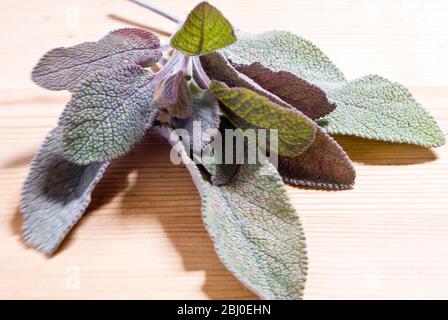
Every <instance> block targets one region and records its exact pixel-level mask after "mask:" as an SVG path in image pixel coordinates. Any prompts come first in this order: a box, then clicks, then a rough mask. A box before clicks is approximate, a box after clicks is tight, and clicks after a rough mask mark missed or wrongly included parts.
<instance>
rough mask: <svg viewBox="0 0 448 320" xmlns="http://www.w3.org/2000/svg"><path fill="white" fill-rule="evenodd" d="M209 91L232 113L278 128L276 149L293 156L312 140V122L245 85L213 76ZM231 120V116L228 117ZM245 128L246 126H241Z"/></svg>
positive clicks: (260, 124)
mask: <svg viewBox="0 0 448 320" xmlns="http://www.w3.org/2000/svg"><path fill="white" fill-rule="evenodd" d="M210 90H211V92H212V93H213V94H214V95H215V96H216V97H217V98H218V99H219V100H220V101H221V102H222V103H223V104H224V105H225V106H226V107H227V108H228V109H230V110H231V111H232V112H233V113H235V114H236V115H237V116H238V117H240V118H243V119H244V120H245V121H246V122H247V123H250V124H252V125H254V126H256V127H258V128H264V129H276V130H278V153H279V154H280V155H285V156H291V157H293V156H296V155H299V154H300V153H302V152H303V151H304V150H305V149H306V148H308V147H309V145H310V144H311V143H312V142H313V140H314V135H315V131H316V129H315V128H316V126H315V124H314V123H313V122H312V121H311V120H310V119H308V118H307V117H305V116H303V115H302V114H301V113H298V112H294V110H292V109H291V110H288V109H285V108H282V107H281V106H279V105H277V104H275V103H274V102H272V101H271V100H269V99H268V98H266V97H263V96H261V95H259V94H257V93H256V92H254V91H251V90H249V89H246V88H241V87H240V88H229V87H228V86H227V85H226V84H225V83H223V82H219V81H216V80H212V81H211V83H210ZM230 119H231V120H232V118H231V117H230ZM243 129H246V128H243Z"/></svg>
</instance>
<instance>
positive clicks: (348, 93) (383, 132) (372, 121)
mask: <svg viewBox="0 0 448 320" xmlns="http://www.w3.org/2000/svg"><path fill="white" fill-rule="evenodd" d="M220 52H221V54H223V55H224V56H225V57H226V58H227V59H228V60H229V61H230V62H231V63H232V64H233V65H234V66H235V67H236V68H237V69H239V70H241V71H242V72H245V70H246V72H247V68H251V65H252V64H254V63H258V64H260V65H262V66H263V67H264V68H267V69H269V70H270V71H271V72H273V73H279V72H280V73H281V72H289V73H291V74H293V75H294V76H296V77H297V78H298V79H302V80H303V81H306V82H307V83H309V84H310V86H315V87H318V88H319V89H320V90H322V91H323V92H325V94H326V97H327V99H328V102H329V103H334V104H336V106H337V107H336V109H335V111H333V112H332V113H330V114H329V115H327V116H325V117H324V118H322V119H319V125H321V126H323V127H324V128H325V129H326V130H327V132H328V133H330V134H343V135H354V136H359V137H363V138H369V139H376V140H382V141H389V142H398V143H412V144H416V145H421V146H425V147H436V146H440V145H442V144H443V143H444V141H445V139H444V136H443V134H442V132H441V131H440V129H439V127H438V126H437V124H436V123H435V121H434V119H433V118H432V117H431V116H430V115H429V114H428V113H427V112H426V111H425V110H424V109H423V108H422V106H421V105H420V104H419V103H417V102H416V101H415V99H414V98H413V97H412V95H411V94H410V92H409V91H408V90H407V89H406V88H404V87H403V86H402V85H400V84H398V83H393V82H390V81H389V80H387V79H384V78H382V77H379V76H366V77H363V78H360V79H357V80H353V81H347V80H346V79H345V77H344V75H343V74H342V72H341V71H340V70H339V69H338V68H337V67H336V66H335V65H334V64H333V63H332V62H331V61H330V60H329V58H328V57H327V56H326V55H325V54H324V53H323V52H322V51H321V50H320V49H319V48H317V47H316V46H315V45H313V44H312V43H311V42H309V41H307V40H305V39H303V38H301V37H299V36H296V35H294V34H292V33H289V32H285V31H271V32H265V33H262V34H255V35H254V34H247V33H238V41H237V42H236V43H235V44H234V45H232V46H229V47H227V48H224V49H222V50H221V51H220ZM248 74H249V75H250V72H248ZM277 93H278V91H277Z"/></svg>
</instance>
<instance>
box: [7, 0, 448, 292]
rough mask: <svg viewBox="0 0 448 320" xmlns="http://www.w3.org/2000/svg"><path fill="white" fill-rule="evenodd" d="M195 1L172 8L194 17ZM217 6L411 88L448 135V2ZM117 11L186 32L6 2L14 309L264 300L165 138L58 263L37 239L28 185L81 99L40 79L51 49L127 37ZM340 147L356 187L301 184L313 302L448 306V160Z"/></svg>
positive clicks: (364, 145) (104, 187)
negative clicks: (118, 34)
mask: <svg viewBox="0 0 448 320" xmlns="http://www.w3.org/2000/svg"><path fill="white" fill-rule="evenodd" d="M195 2H196V1H160V0H159V1H158V3H163V4H164V5H165V6H166V7H167V8H169V9H171V10H172V11H173V12H174V13H176V14H178V15H183V14H186V13H187V12H188V10H189V9H190V8H192V7H193V6H194V4H195ZM212 2H213V3H214V4H215V5H216V6H218V7H219V8H221V9H222V11H223V12H224V13H225V14H226V16H227V17H228V18H229V19H230V20H231V21H232V22H234V24H236V25H238V26H239V27H240V28H241V29H245V30H248V31H262V30H267V29H274V28H277V29H287V30H291V31H293V32H296V33H298V34H301V35H303V36H305V37H306V38H308V39H310V40H312V41H314V42H315V43H316V44H318V45H319V46H320V47H321V48H322V49H323V50H324V51H325V52H326V53H327V54H328V55H329V56H330V57H331V58H332V59H333V61H334V62H335V63H336V64H337V65H338V66H339V67H340V68H341V69H342V70H343V71H345V72H346V74H347V76H348V77H350V78H354V77H358V76H361V75H364V74H367V73H379V74H382V75H384V76H386V77H388V78H389V79H391V80H394V81H399V82H402V83H403V84H405V85H407V86H409V87H410V88H411V91H412V92H413V93H414V95H415V96H416V98H417V99H418V100H419V101H420V102H421V103H423V104H424V105H425V107H426V108H427V109H428V110H430V111H431V112H432V114H433V115H434V116H435V118H436V119H437V120H438V122H439V124H440V125H441V127H442V129H443V131H444V132H445V133H446V132H448V111H447V107H448V76H447V72H448V20H447V19H446V13H447V11H448V5H447V3H446V1H445V0H431V1H428V0H424V1H423V0H422V1H418V0H415V1H398V0H378V1H370V0H364V1H342V0H339V1H324V0H315V1H279V0H276V1H272V0H270V1H261V0H258V1H242V0H239V1H236V0H226V1H212ZM109 14H116V15H119V16H121V17H124V18H128V19H132V20H135V21H138V22H140V23H144V24H148V25H151V26H155V27H159V28H162V29H164V30H167V31H173V30H174V28H175V25H174V24H172V23H171V22H169V21H167V20H165V19H163V18H161V17H159V16H157V15H155V14H153V13H151V12H147V11H145V10H144V9H141V8H139V7H137V6H135V5H133V4H131V3H128V2H126V1H124V0H123V1H122V0H116V1H106V0H82V1H81V0H71V1H61V0H58V1H56V0H41V1H25V2H24V1H22V2H18V1H15V0H2V1H1V3H0V18H1V19H0V27H1V29H2V32H1V33H0V43H1V46H0V48H1V49H0V50H1V51H0V63H1V69H0V70H1V77H0V148H1V149H0V298H161V299H170V298H185V299H196V298H200V299H202V298H223V299H227V298H255V297H254V295H253V294H252V293H250V292H249V291H248V290H246V289H244V288H243V286H242V285H241V284H239V282H238V281H237V280H235V279H234V278H233V276H232V275H231V274H230V273H229V272H228V271H226V269H225V268H224V267H223V265H222V264H221V263H220V261H219V260H218V258H217V257H216V255H215V253H214V251H213V248H212V244H211V241H210V240H209V239H208V236H207V233H206V231H205V230H204V228H203V227H202V222H201V217H200V199H199V196H198V194H197V192H196V190H195V188H194V186H193V184H192V182H191V181H190V178H189V175H188V173H187V171H186V169H185V168H184V167H182V166H174V165H173V164H171V163H170V161H169V158H168V154H169V147H168V145H167V143H166V142H165V141H163V140H162V139H161V138H159V137H158V136H155V135H151V136H149V137H148V139H147V140H146V142H145V143H144V144H143V145H141V146H139V147H138V148H137V149H135V150H134V151H133V152H131V154H129V155H128V156H126V157H124V158H123V159H121V160H119V161H116V162H115V164H114V165H113V167H112V168H111V169H110V170H109V172H108V173H107V175H106V176H105V178H104V179H103V181H102V182H101V183H100V185H99V186H98V188H97V190H96V191H95V194H94V198H95V200H94V202H93V204H92V206H91V209H90V210H89V211H88V213H87V215H86V216H85V217H84V219H82V221H81V223H80V224H79V225H78V226H77V227H76V228H75V230H74V231H73V233H72V234H71V236H70V237H69V238H68V239H67V241H66V242H65V243H64V245H63V247H62V249H61V250H60V251H59V252H58V253H57V254H56V255H55V256H54V257H52V258H46V257H44V256H42V255H40V254H38V253H36V252H35V251H33V250H31V249H30V248H28V247H26V246H25V245H24V243H23V242H22V240H21V235H20V227H21V218H20V216H19V213H18V209H17V208H18V204H19V194H20V189H21V185H22V182H23V180H24V178H25V175H26V173H27V171H28V168H29V164H30V161H31V158H32V155H33V153H34V152H35V151H36V149H37V148H38V146H39V145H40V143H41V141H42V139H43V138H44V136H45V134H46V133H47V132H48V131H49V130H50V129H51V128H52V127H54V126H55V124H56V121H57V118H58V115H59V113H60V112H61V110H62V108H63V106H64V104H65V102H66V101H67V100H68V98H69V96H68V94H67V93H64V92H50V91H45V90H43V89H40V88H38V87H37V86H36V85H33V84H32V83H31V81H30V80H29V73H30V70H31V69H32V66H33V65H34V64H35V62H36V61H37V59H38V58H39V57H40V55H41V54H43V53H44V52H45V51H47V50H48V49H51V48H53V47H57V46H67V45H73V44H76V43H78V42H82V41H85V40H95V39H98V38H99V37H101V36H102V35H104V34H106V33H107V32H108V31H109V30H111V29H114V28H119V27H122V26H125V24H123V23H122V22H119V21H117V20H116V19H115V20H114V19H111V18H110V17H108V15H109ZM338 141H340V143H341V144H342V145H343V146H344V147H345V148H346V150H347V151H348V153H349V154H350V156H351V157H352V159H353V160H354V162H355V165H356V169H357V172H358V179H357V185H356V187H355V189H354V190H350V191H343V192H326V191H315V190H303V189H298V188H288V193H289V196H290V198H291V200H292V202H293V204H294V205H295V207H296V208H297V210H298V212H299V214H300V215H301V217H302V220H303V224H304V228H305V231H306V235H307V239H308V250H309V259H310V273H309V277H308V283H307V287H306V291H305V298H308V299H313V298H448V245H447V243H448V155H447V150H448V148H447V147H442V148H439V149H437V150H428V149H423V148H419V147H413V146H407V145H391V144H386V143H376V142H368V141H365V140H360V139H351V138H340V139H338ZM77 276H79V279H78V278H77ZM77 280H79V282H78V281H77Z"/></svg>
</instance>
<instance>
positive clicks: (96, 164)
mask: <svg viewBox="0 0 448 320" xmlns="http://www.w3.org/2000/svg"><path fill="white" fill-rule="evenodd" d="M134 2H138V3H139V4H141V5H144V6H146V7H149V8H150V9H152V10H154V11H156V12H159V13H161V14H162V15H164V16H166V17H168V18H169V19H171V20H173V21H176V22H178V23H179V28H178V31H177V32H176V33H175V34H174V35H173V36H172V37H171V39H170V43H169V45H163V46H162V45H160V41H159V39H158V37H157V36H156V35H155V34H153V33H151V32H149V31H146V30H141V29H136V28H125V29H119V30H115V31H112V32H111V33H109V34H108V35H106V36H104V37H103V38H101V39H100V40H98V41H96V42H85V43H82V44H79V45H76V46H73V47H69V48H57V49H54V50H51V51H49V52H48V53H46V54H45V55H44V56H43V57H42V58H41V59H40V61H39V62H38V64H37V65H36V67H35V68H34V70H33V72H32V79H33V80H34V82H35V83H37V84H38V85H40V86H42V87H44V88H47V89H50V90H69V91H70V92H71V94H72V96H71V99H70V101H69V102H68V103H67V105H66V107H65V109H64V111H63V113H62V115H61V117H60V120H59V123H58V126H57V127H56V128H55V129H53V130H52V131H51V132H50V133H49V134H48V136H47V138H46V140H45V141H44V143H43V145H42V146H41V148H40V150H39V151H38V152H37V154H36V155H35V157H34V159H33V163H32V165H31V170H30V173H29V175H28V177H27V179H26V181H25V184H24V187H23V192H22V202H21V213H22V215H23V218H24V224H23V233H24V237H25V239H26V241H27V242H28V243H29V244H30V245H32V246H33V247H35V248H37V249H38V250H39V251H42V252H44V253H46V254H52V253H54V252H55V251H56V250H57V249H58V247H59V245H60V244H61V243H62V241H63V240H64V238H65V236H66V235H67V234H68V232H69V231H70V230H71V228H72V227H73V226H74V225H75V224H76V223H77V221H78V220H79V219H80V218H81V217H82V215H83V214H84V212H85V210H86V208H87V206H88V205H89V202H90V200H91V194H92V191H93V189H94V187H95V185H96V183H97V182H98V181H99V180H100V179H101V177H102V176H103V174H104V172H105V171H106V169H107V167H108V166H109V164H110V162H111V161H114V160H115V159H118V158H119V157H121V156H122V155H124V154H126V153H127V152H129V151H130V150H131V149H132V148H133V146H134V145H135V144H137V143H138V142H139V141H140V140H141V139H142V137H143V136H144V135H145V133H146V132H147V131H148V130H152V129H156V130H158V131H159V132H160V133H161V134H162V135H163V136H165V137H166V138H167V139H168V140H169V141H170V143H171V144H172V145H173V152H172V154H174V155H177V156H178V157H179V159H180V160H182V162H183V163H184V164H185V165H186V166H187V168H188V170H189V171H190V173H191V175H192V178H193V181H194V182H195V184H196V186H197V188H198V190H199V192H200V194H201V197H202V202H203V205H202V216H203V219H204V224H205V227H206V229H207V230H208V232H209V234H210V236H211V238H212V240H213V242H214V246H215V249H216V252H217V254H218V256H219V257H220V259H221V260H222V262H223V263H224V265H225V266H226V267H227V268H228V269H229V270H230V271H231V272H232V273H233V274H234V275H235V276H236V277H237V278H238V279H239V280H240V281H241V282H242V283H243V284H245V285H246V286H247V287H249V288H250V289H251V290H253V291H254V292H255V293H256V294H258V295H259V296H260V297H261V298H265V299H300V298H301V297H302V295H303V290H304V288H305V282H306V274H307V270H308V263H307V256H306V248H305V237H304V234H303V230H302V227H301V224H300V219H299V217H298V214H297V213H296V211H295V209H294V208H293V207H292V205H291V204H290V203H289V201H288V198H287V195H286V192H285V188H284V184H283V182H286V183H289V184H292V185H301V186H308V187H314V188H323V189H348V188H352V187H353V185H354V182H355V170H354V167H353V165H352V163H351V161H350V159H349V157H348V155H347V154H346V153H345V152H344V150H343V149H342V148H341V147H340V146H339V145H338V144H337V142H336V141H335V140H334V139H333V138H332V137H330V134H345V135H354V136H360V137H363V138H368V139H377V140H383V141H389V142H396V143H411V144H417V145H421V146H425V147H437V146H440V145H442V144H443V143H444V142H445V139H444V136H443V134H442V132H441V131H440V129H439V128H438V126H437V124H436V122H435V121H434V120H433V118H432V117H431V116H430V115H429V114H428V113H427V112H426V111H425V110H424V109H423V108H422V106H421V105H420V104H418V103H417V102H416V101H415V99H414V98H413V97H412V95H411V94H410V93H409V91H408V90H407V89H405V88H404V87H403V86H401V85H399V84H397V83H393V82H390V81H388V80H386V79H384V78H382V77H379V76H366V77H363V78H360V79H356V80H352V81H349V80H347V79H346V78H345V77H344V75H343V73H342V72H341V71H340V70H339V69H337V68H336V66H335V65H334V64H333V63H332V62H331V61H330V59H329V58H328V57H327V56H326V55H325V54H324V53H323V52H322V51H320V50H319V49H318V48H317V47H316V46H315V45H313V44H312V43H311V42H309V41H307V40H305V39H303V38H301V37H299V36H296V35H294V34H291V33H289V32H284V31H270V32H265V33H262V34H255V35H254V34H248V33H244V32H242V31H236V30H235V29H234V28H233V26H232V24H231V23H230V22H229V20H227V19H226V18H225V17H224V16H223V14H222V13H221V12H220V11H219V10H218V9H216V8H215V7H213V6H212V5H210V4H208V3H207V2H201V3H200V4H198V5H197V6H196V7H195V8H194V9H193V10H192V11H191V12H190V13H189V15H188V16H187V17H186V19H185V20H184V21H183V22H181V21H180V20H179V19H177V18H175V17H174V16H173V15H171V14H170V13H165V12H163V11H161V9H158V8H154V7H153V6H152V5H151V4H148V3H145V2H144V1H141V0H139V1H137V0H134ZM162 56H164V58H163V59H162ZM154 65H157V66H158V68H150V67H152V66H154ZM156 69H157V70H158V71H157V72H155V71H153V70H156ZM264 129H267V130H271V131H269V132H272V133H274V132H275V133H276V135H278V136H276V135H274V134H272V135H271V134H270V135H269V137H268V140H267V142H266V143H265V144H258V143H259V142H261V141H262V138H263V136H262V133H263V132H264V131H262V130H264ZM229 130H230V131H229ZM249 130H255V131H254V132H256V135H255V136H254V137H253V138H254V139H255V140H251V136H250V134H249ZM228 132H231V133H232V134H236V135H238V134H240V135H241V136H242V137H243V138H242V143H241V144H240V145H239V146H238V145H237V147H235V146H234V145H231V146H230V147H229V145H228V143H227V142H229V141H233V139H234V136H228V135H227V133H228ZM253 141H256V142H257V143H256V144H255V150H257V152H259V151H265V152H266V150H268V149H269V148H271V149H269V150H270V151H269V152H268V153H266V157H263V156H262V157H259V158H256V161H255V162H254V163H251V162H250V161H248V160H249V159H250V156H251V154H250V150H253V146H254V145H253V143H252V142H253ZM218 142H221V144H220V145H219V144H218ZM218 146H221V149H218ZM272 148H274V149H272ZM272 150H273V151H272ZM235 152H236V153H235ZM238 152H239V153H238ZM272 156H275V157H272ZM223 158H230V159H231V161H230V162H223V161H222V159H223Z"/></svg>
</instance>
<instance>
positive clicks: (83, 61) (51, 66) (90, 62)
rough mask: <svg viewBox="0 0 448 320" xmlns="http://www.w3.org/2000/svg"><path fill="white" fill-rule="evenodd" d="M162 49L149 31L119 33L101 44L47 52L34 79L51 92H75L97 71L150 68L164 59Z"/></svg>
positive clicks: (85, 43) (112, 34) (37, 67)
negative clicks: (124, 67)
mask: <svg viewBox="0 0 448 320" xmlns="http://www.w3.org/2000/svg"><path fill="white" fill-rule="evenodd" d="M159 47H160V43H159V39H158V37H157V36H156V35H154V34H153V33H151V32H149V31H146V30H142V29H136V28H125V29H119V30H115V31H112V32H110V33H109V34H108V35H106V36H105V37H103V38H101V39H100V40H99V41H97V42H84V43H81V44H78V45H76V46H73V47H68V48H56V49H53V50H51V51H49V52H47V53H46V54H45V55H44V56H43V57H42V58H41V59H40V61H39V63H38V64H37V65H36V67H35V68H34V70H33V73H32V79H33V81H34V82H36V83H37V84H38V85H40V86H42V87H44V88H47V89H50V90H65V89H66V90H73V89H74V88H75V87H76V86H77V85H78V83H79V82H81V81H82V80H83V79H86V78H88V77H89V76H90V75H91V74H92V73H94V72H101V71H108V70H109V69H111V68H116V67H117V66H123V65H125V64H129V65H132V64H139V65H141V66H142V67H149V66H151V65H153V64H154V63H156V62H157V61H158V60H159V59H160V57H161V56H162V52H161V51H160V50H159Z"/></svg>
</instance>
